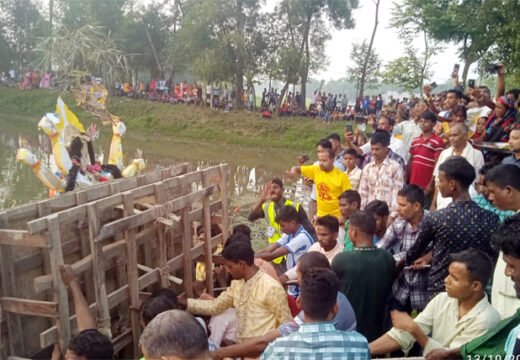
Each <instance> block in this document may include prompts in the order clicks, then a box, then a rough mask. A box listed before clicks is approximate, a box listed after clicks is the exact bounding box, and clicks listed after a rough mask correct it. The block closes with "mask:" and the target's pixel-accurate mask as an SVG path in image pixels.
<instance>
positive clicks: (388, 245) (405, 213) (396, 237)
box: [376, 185, 428, 311]
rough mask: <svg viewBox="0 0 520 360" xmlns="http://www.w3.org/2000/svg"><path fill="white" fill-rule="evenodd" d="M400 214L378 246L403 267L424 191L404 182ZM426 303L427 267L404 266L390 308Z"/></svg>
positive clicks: (417, 229) (420, 306)
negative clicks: (412, 267)
mask: <svg viewBox="0 0 520 360" xmlns="http://www.w3.org/2000/svg"><path fill="white" fill-rule="evenodd" d="M397 204H398V208H397V212H398V214H399V217H398V218H397V219H396V220H395V221H394V222H393V223H392V224H391V225H390V226H389V227H388V229H386V233H385V235H384V237H383V238H382V239H381V240H380V241H379V242H378V243H377V244H376V246H377V247H379V248H382V249H384V250H387V251H388V252H390V253H391V254H392V255H393V256H394V259H395V263H396V264H397V267H398V268H399V267H402V265H403V264H404V261H405V258H406V252H407V251H408V249H410V248H411V247H412V246H413V244H415V240H417V237H418V236H419V233H420V230H421V223H422V220H423V218H424V214H425V212H427V211H425V210H423V206H424V192H423V190H421V188H420V187H419V186H417V185H405V186H404V187H403V188H402V189H401V190H399V192H398V194H397ZM427 303H428V268H425V269H418V270H413V269H411V268H407V269H405V270H403V271H402V272H401V273H400V274H399V277H398V278H397V279H396V280H395V282H394V285H393V287H392V301H391V308H392V309H397V310H400V311H411V310H412V309H416V310H418V311H422V310H423V309H424V307H425V306H426V304H427Z"/></svg>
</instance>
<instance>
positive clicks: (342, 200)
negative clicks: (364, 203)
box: [338, 190, 361, 251]
mask: <svg viewBox="0 0 520 360" xmlns="http://www.w3.org/2000/svg"><path fill="white" fill-rule="evenodd" d="M360 206H361V196H359V193H358V192H357V191H355V190H347V191H345V192H343V193H342V194H341V195H340V196H339V210H340V212H341V218H340V225H341V227H342V228H343V227H344V230H343V229H341V228H340V231H339V232H338V234H339V236H338V239H339V241H342V240H343V241H344V246H343V251H351V250H354V245H353V244H352V241H350V239H349V237H348V225H349V220H348V219H349V217H350V215H352V214H353V213H354V212H356V211H358V210H359V209H360ZM341 230H343V232H342V231H341ZM341 234H343V236H341Z"/></svg>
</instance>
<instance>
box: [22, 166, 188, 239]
mask: <svg viewBox="0 0 520 360" xmlns="http://www.w3.org/2000/svg"><path fill="white" fill-rule="evenodd" d="M187 170H188V164H181V165H177V166H174V167H171V168H169V169H168V171H166V172H164V174H165V175H168V176H169V177H175V176H178V175H181V174H184V173H186V171H187ZM154 173H155V177H143V180H146V181H144V183H142V184H138V182H136V181H135V179H133V178H132V179H127V180H122V181H119V180H116V182H118V184H119V185H118V186H119V188H120V190H121V191H127V190H131V189H138V188H139V187H141V186H145V185H150V184H152V182H155V181H159V180H161V179H160V174H161V172H160V171H156V172H154ZM111 184H113V182H108V183H106V184H101V185H96V186H95V187H92V188H88V189H86V190H81V191H78V192H77V193H76V192H71V193H66V194H63V195H61V196H59V197H58V198H70V199H71V200H70V201H68V203H67V205H68V206H61V207H60V211H65V210H69V208H70V207H73V206H76V205H78V204H77V199H78V198H81V199H84V201H86V202H93V201H98V200H100V199H101V200H103V201H106V203H104V204H103V205H104V206H107V207H108V206H110V201H114V198H113V197H112V196H111V195H114V194H111V192H110V186H114V185H111ZM129 185H131V186H129ZM149 192H150V194H152V193H153V187H150V188H149ZM76 194H78V195H76ZM116 195H117V194H116ZM45 201H46V202H49V203H50V204H52V201H53V199H50V200H45ZM120 203H122V198H118V201H117V202H116V204H120ZM31 205H32V207H34V206H36V205H35V204H31ZM103 205H102V206H103ZM32 207H31V206H29V207H28V208H27V209H26V210H25V212H26V213H28V211H29V210H30V209H32ZM51 208H52V209H53V210H55V209H54V208H53V206H52V205H51ZM74 210H75V211H74V212H73V213H72V214H71V215H70V218H69V219H70V220H71V221H72V220H76V219H78V218H79V217H81V216H85V212H86V208H85V207H82V206H76V208H75V209H74ZM35 212H36V210H35ZM53 212H56V211H53ZM20 216H21V215H20V214H18V217H20ZM34 216H36V214H35V215H34ZM34 216H33V217H34ZM45 224H46V222H45V219H44V218H40V219H33V220H31V221H28V224H27V230H28V231H29V233H31V234H35V233H39V232H42V231H45V230H46V228H45Z"/></svg>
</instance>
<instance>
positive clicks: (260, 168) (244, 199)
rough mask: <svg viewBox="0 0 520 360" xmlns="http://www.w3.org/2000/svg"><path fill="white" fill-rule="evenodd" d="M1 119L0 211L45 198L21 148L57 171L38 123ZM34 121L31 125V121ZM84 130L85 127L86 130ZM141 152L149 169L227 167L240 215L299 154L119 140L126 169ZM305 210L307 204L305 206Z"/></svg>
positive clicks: (294, 189)
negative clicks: (22, 158) (18, 155)
mask: <svg viewBox="0 0 520 360" xmlns="http://www.w3.org/2000/svg"><path fill="white" fill-rule="evenodd" d="M11 120H12V119H11V118H8V119H7V118H3V117H0V128H1V129H2V132H1V134H0V209H3V208H10V207H14V206H18V205H21V204H25V203H28V202H31V201H35V200H39V199H44V198H46V197H47V196H48V194H47V190H46V188H45V187H44V186H43V184H42V183H41V182H40V181H39V180H38V179H37V177H36V176H35V174H34V173H33V171H32V169H31V168H30V167H28V166H25V165H22V164H19V163H17V162H16V161H15V156H16V150H17V149H18V148H19V146H20V144H23V145H24V146H30V147H31V150H32V151H33V152H34V153H35V154H36V155H37V156H38V158H39V159H40V161H42V163H45V164H46V165H47V166H48V167H49V168H50V169H52V170H55V168H56V166H55V163H54V159H53V157H52V155H51V146H50V142H49V139H48V137H47V136H45V135H44V134H42V133H38V130H37V128H36V122H35V124H34V126H32V125H29V126H27V122H28V120H27V119H22V121H11ZM31 121H32V120H31ZM84 125H87V124H84ZM110 138H111V129H110V128H108V127H103V128H101V136H100V138H99V140H97V142H96V144H95V150H96V157H97V158H102V157H103V155H104V154H105V153H106V151H108V149H109V146H110ZM138 150H142V152H143V158H144V159H145V160H146V162H147V169H148V170H154V169H157V168H161V167H165V166H171V165H173V164H176V163H180V162H189V163H191V164H192V168H193V169H199V168H202V167H207V166H211V165H216V164H219V163H223V162H226V163H228V164H229V170H230V174H229V187H230V188H229V189H230V190H229V195H230V197H231V205H232V206H233V208H234V207H239V208H243V210H241V213H242V214H244V213H245V212H246V210H248V208H249V206H250V205H251V204H253V203H254V202H255V201H256V200H257V198H258V194H259V192H260V191H261V189H262V187H263V186H264V184H265V183H266V182H267V181H269V179H270V178H272V177H273V176H277V177H282V176H283V173H284V171H285V170H288V169H289V167H290V166H292V165H294V164H295V160H294V159H295V158H296V154H297V152H296V151H294V152H292V151H287V150H285V149H283V150H281V149H277V150H272V149H268V148H253V149H251V148H245V147H240V146H233V145H229V144H215V143H207V142H205V141H204V139H200V140H198V141H197V140H191V141H190V140H188V141H186V140H178V139H174V138H172V137H167V136H164V135H161V134H153V136H152V135H146V134H140V133H139V132H138V131H137V132H133V131H132V129H129V131H128V132H127V134H126V136H125V137H124V138H123V152H124V154H125V163H128V162H130V161H131V160H132V159H133V158H134V157H135V154H136V153H137V152H138ZM304 191H306V190H305V188H304V186H302V183H301V181H299V182H298V183H296V184H290V183H288V184H287V186H286V196H287V197H288V198H295V199H296V200H299V201H301V200H302V198H303V193H304ZM305 205H306V204H305Z"/></svg>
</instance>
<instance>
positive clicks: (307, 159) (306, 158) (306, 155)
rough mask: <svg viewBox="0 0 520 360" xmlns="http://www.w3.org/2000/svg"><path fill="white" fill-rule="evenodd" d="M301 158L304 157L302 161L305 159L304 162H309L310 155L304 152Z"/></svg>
mask: <svg viewBox="0 0 520 360" xmlns="http://www.w3.org/2000/svg"><path fill="white" fill-rule="evenodd" d="M301 158H302V161H303V162H307V161H309V155H308V154H304V155H302V156H301Z"/></svg>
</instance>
